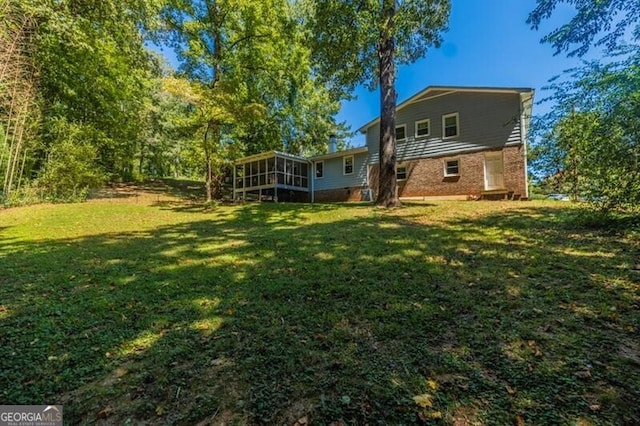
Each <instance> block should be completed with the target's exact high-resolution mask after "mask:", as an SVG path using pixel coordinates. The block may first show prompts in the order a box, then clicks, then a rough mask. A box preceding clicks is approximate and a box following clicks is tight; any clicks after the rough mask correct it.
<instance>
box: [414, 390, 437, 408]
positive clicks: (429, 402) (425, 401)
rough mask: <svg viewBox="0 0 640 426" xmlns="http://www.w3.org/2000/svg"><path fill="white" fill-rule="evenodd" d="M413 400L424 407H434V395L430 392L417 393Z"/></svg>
mask: <svg viewBox="0 0 640 426" xmlns="http://www.w3.org/2000/svg"><path fill="white" fill-rule="evenodd" d="M413 400H414V401H415V403H416V404H418V405H419V406H421V407H422V408H426V407H433V396H431V395H429V394H428V393H423V394H422V395H416V396H414V397H413Z"/></svg>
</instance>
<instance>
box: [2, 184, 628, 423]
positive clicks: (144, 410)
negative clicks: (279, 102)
mask: <svg viewBox="0 0 640 426" xmlns="http://www.w3.org/2000/svg"><path fill="white" fill-rule="evenodd" d="M135 194H137V195H135V196H131V197H129V198H127V197H124V198H114V199H103V200H97V201H92V202H90V203H85V204H70V205H42V206H33V207H28V208H17V209H10V210H5V211H0V265H2V273H0V330H2V331H1V332H0V402H2V403H11V404H40V403H42V401H43V400H46V401H48V402H60V403H63V404H64V405H65V418H66V419H68V420H69V421H70V422H72V423H95V422H97V421H105V422H108V423H111V424H125V423H137V422H143V421H144V422H147V423H149V424H197V423H198V422H201V421H209V422H210V423H216V422H217V421H220V422H221V423H222V422H225V423H229V424H234V423H235V424H294V423H295V422H296V421H297V420H299V419H302V418H304V417H306V418H307V419H308V420H309V421H311V422H312V423H313V424H331V423H332V422H335V423H334V424H341V423H340V422H342V423H343V424H378V423H379V424H415V423H420V422H422V421H428V422H440V423H444V424H456V421H458V422H459V421H461V420H460V419H465V421H467V422H468V423H467V424H480V423H485V424H518V422H519V421H520V420H522V421H525V423H527V424H571V423H572V422H573V423H575V422H576V421H578V420H579V421H588V422H592V423H593V424H634V423H640V414H639V412H638V408H637V404H635V402H637V400H640V378H639V377H638V374H637V372H638V371H639V368H640V354H639V352H640V347H639V344H638V343H637V342H638V341H640V339H639V336H638V330H639V328H640V318H639V315H638V309H639V308H638V307H639V306H640V305H639V303H640V290H639V283H640V273H639V272H638V271H637V269H636V268H637V265H638V260H637V259H638V258H640V243H639V241H638V239H637V235H638V234H637V232H636V233H634V232H627V231H625V230H619V231H615V232H611V231H606V232H605V231H599V230H597V229H589V228H584V227H581V226H578V225H576V222H575V221H574V220H573V219H574V218H575V215H576V211H575V209H574V207H573V206H572V205H571V204H569V203H559V202H526V203H525V202H433V203H431V202H424V203H407V204H406V205H405V206H404V207H402V208H399V209H394V210H384V209H378V208H374V207H371V206H368V205H358V204H355V205H344V204H333V205H322V204H318V205H309V204H262V205H259V204H247V205H235V206H223V205H220V206H212V207H206V208H205V207H203V206H202V205H198V204H197V203H193V202H186V201H182V200H180V199H178V198H176V197H174V196H169V195H167V194H159V193H154V194H147V195H145V193H144V192H142V191H138V192H135ZM34 366H38V368H34ZM425 395H428V397H427V396H425ZM416 397H422V398H418V399H417V401H420V402H421V404H422V405H420V404H418V403H417V402H416V399H415V398H416ZM426 401H428V402H429V403H428V404H427V403H426ZM519 419H520V420H519ZM458 424H461V423H458Z"/></svg>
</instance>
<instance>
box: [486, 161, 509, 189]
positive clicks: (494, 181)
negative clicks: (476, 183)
mask: <svg viewBox="0 0 640 426" xmlns="http://www.w3.org/2000/svg"><path fill="white" fill-rule="evenodd" d="M484 188H485V189H486V190H487V191H491V190H493V189H504V164H503V162H502V152H492V153H487V154H485V156H484Z"/></svg>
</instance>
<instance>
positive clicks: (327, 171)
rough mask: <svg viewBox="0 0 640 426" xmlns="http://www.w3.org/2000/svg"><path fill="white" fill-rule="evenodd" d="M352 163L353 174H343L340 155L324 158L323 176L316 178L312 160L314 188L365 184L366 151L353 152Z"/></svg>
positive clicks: (347, 186) (320, 189) (319, 189)
mask: <svg viewBox="0 0 640 426" xmlns="http://www.w3.org/2000/svg"><path fill="white" fill-rule="evenodd" d="M353 163H354V164H353V165H354V170H353V174H351V175H344V174H343V170H342V157H341V156H339V157H334V158H329V159H326V160H324V177H323V178H321V179H316V178H315V161H314V166H313V169H312V176H313V179H314V182H313V185H314V190H315V191H322V190H325V189H336V188H349V187H353V186H365V185H366V184H367V153H366V152H362V153H359V154H353Z"/></svg>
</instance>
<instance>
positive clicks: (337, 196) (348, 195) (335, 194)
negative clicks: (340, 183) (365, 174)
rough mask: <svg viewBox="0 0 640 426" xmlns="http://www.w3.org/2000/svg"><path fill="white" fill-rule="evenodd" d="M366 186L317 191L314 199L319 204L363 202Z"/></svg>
mask: <svg viewBox="0 0 640 426" xmlns="http://www.w3.org/2000/svg"><path fill="white" fill-rule="evenodd" d="M365 188H366V187H364V186H356V187H351V188H338V189H325V190H323V191H316V193H315V196H314V199H315V201H316V202H318V203H328V202H338V201H361V200H362V190H363V189H365Z"/></svg>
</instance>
